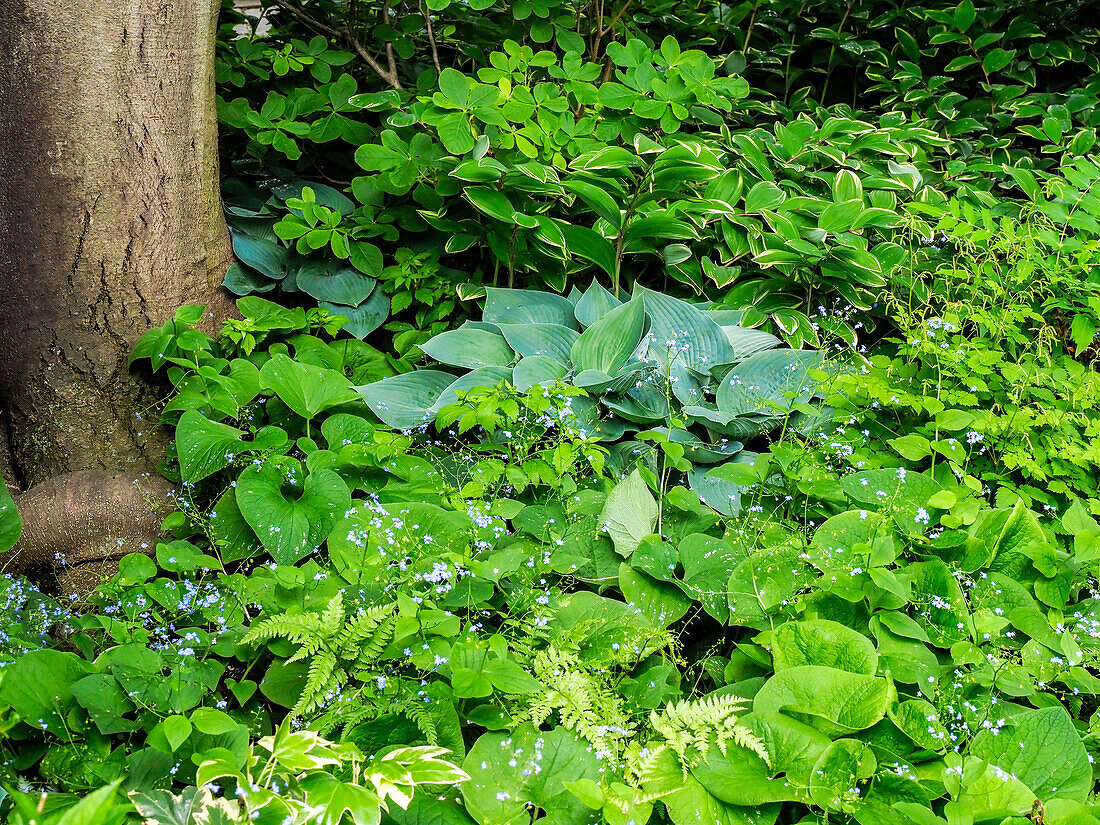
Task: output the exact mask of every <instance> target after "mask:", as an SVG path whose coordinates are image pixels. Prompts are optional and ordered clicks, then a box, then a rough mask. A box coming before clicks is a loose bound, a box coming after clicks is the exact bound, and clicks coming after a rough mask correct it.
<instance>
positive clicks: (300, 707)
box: [290, 651, 339, 718]
mask: <svg viewBox="0 0 1100 825" xmlns="http://www.w3.org/2000/svg"><path fill="white" fill-rule="evenodd" d="M335 677H336V657H335V656H333V655H332V654H331V653H329V652H328V651H325V652H324V653H322V654H321V655H319V656H316V657H315V658H314V659H313V661H312V662H310V663H309V671H308V672H307V674H306V684H305V688H303V690H302V696H301V698H299V699H298V702H297V704H295V705H294V707H293V708H291V710H290V715H291V716H292V717H296V718H297V717H300V716H304V715H305V714H307V713H309V712H310V711H312V710H314V709H315V708H316V707H317V706H318V705H319V704H321V701H322V700H323V699H324V697H325V694H327V693H330V692H332V691H333V690H335V689H336V688H337V687H339V682H338V680H337V679H336V678H335Z"/></svg>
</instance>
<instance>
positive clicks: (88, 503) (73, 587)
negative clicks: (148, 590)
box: [0, 470, 174, 596]
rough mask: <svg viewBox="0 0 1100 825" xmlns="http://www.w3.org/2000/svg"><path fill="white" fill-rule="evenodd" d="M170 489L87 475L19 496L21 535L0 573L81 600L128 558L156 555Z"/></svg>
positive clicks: (155, 480)
mask: <svg viewBox="0 0 1100 825" xmlns="http://www.w3.org/2000/svg"><path fill="white" fill-rule="evenodd" d="M173 495H174V491H173V488H172V485H171V484H170V483H169V482H168V481H166V480H165V479H163V478H161V477H160V476H157V475H152V474H143V475H140V476H137V477H135V476H133V475H126V474H110V473H105V472H102V471H97V470H84V471H81V472H76V473H68V474H66V475H61V476H57V477H55V478H51V479H49V480H48V481H44V482H42V483H41V484H37V485H35V486H34V487H32V488H31V489H29V490H28V491H27V492H25V493H22V494H20V495H18V496H16V497H15V506H16V508H17V509H18V510H19V513H20V515H21V516H22V518H23V535H22V537H21V538H20V540H19V543H18V544H17V545H16V546H15V548H14V549H12V550H11V551H9V552H8V553H5V554H3V555H2V556H0V572H4V573H9V574H12V575H22V576H26V577H27V578H29V579H31V580H33V581H35V582H36V583H37V584H39V586H40V587H42V588H43V589H44V590H46V591H48V592H54V593H57V594H60V595H64V596H69V595H71V594H73V593H75V594H77V595H83V594H84V593H87V592H88V591H89V590H91V589H92V588H93V587H95V585H96V584H97V583H98V582H100V581H102V579H103V578H105V577H107V576H110V575H112V574H113V573H114V572H115V571H117V570H118V562H119V559H121V558H122V557H123V556H125V555H127V554H129V553H136V552H140V553H147V554H149V555H152V554H153V552H154V549H155V547H156V542H157V538H158V535H159V534H160V524H161V521H162V520H163V518H164V516H165V515H166V514H167V513H168V512H169V511H171V510H172V509H174V503H173Z"/></svg>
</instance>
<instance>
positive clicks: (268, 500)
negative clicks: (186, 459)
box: [236, 463, 351, 565]
mask: <svg viewBox="0 0 1100 825" xmlns="http://www.w3.org/2000/svg"><path fill="white" fill-rule="evenodd" d="M284 480H285V479H284V474H283V470H282V469H280V468H279V467H278V466H276V465H275V464H273V463H268V464H263V465H261V466H255V465H253V466H251V467H248V468H246V469H245V471H244V472H243V473H241V476H240V478H239V479H237V488H236V489H237V505H238V506H239V507H240V510H241V514H242V515H243V516H244V518H245V520H246V521H247V522H248V523H249V525H250V526H251V527H252V529H253V530H254V531H255V533H256V536H257V537H258V538H259V539H260V543H261V544H263V546H264V549H265V550H267V552H268V553H270V554H271V557H272V558H273V559H275V561H276V562H278V563H279V564H282V565H287V564H294V563H295V562H296V561H298V560H299V559H301V558H303V557H305V556H307V555H309V554H310V553H312V552H314V551H315V550H316V549H317V548H319V547H320V546H321V544H322V543H323V542H324V541H325V539H326V538H328V534H329V532H330V531H331V530H332V527H333V525H335V524H336V522H337V521H338V520H339V519H340V518H342V517H343V515H344V513H345V512H347V510H348V508H349V507H351V492H350V491H349V490H348V486H347V484H345V483H344V480H343V479H342V478H340V476H338V475H337V474H336V473H334V472H333V471H332V470H315V471H314V472H312V473H310V474H309V475H307V476H306V477H305V482H304V483H301V486H302V488H303V489H302V492H301V494H300V495H298V494H297V493H293V494H291V496H290V497H288V496H287V495H285V494H284V493H283V486H284Z"/></svg>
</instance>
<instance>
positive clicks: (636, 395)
mask: <svg viewBox="0 0 1100 825" xmlns="http://www.w3.org/2000/svg"><path fill="white" fill-rule="evenodd" d="M601 401H602V403H603V405H604V406H605V407H607V409H609V410H610V411H611V412H613V413H615V415H616V416H617V417H619V418H623V419H625V420H626V421H631V422H633V423H635V424H645V425H654V424H662V423H664V421H665V420H666V419H667V418H668V415H669V405H668V399H667V398H665V395H664V393H662V392H660V391H659V390H658V389H657V388H656V387H653V386H652V385H650V384H645V383H643V384H642V386H640V387H634V388H633V389H629V390H627V392H626V393H625V394H624V395H619V396H616V397H605V398H603V399H601Z"/></svg>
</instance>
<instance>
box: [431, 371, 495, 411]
mask: <svg viewBox="0 0 1100 825" xmlns="http://www.w3.org/2000/svg"><path fill="white" fill-rule="evenodd" d="M511 380H512V369H511V368H510V367H479V368H477V369H476V370H471V371H470V372H468V373H466V374H465V375H463V376H462V377H460V378H459V379H458V380H456V381H452V382H451V383H450V384H448V385H447V387H446V389H444V390H443V392H442V393H441V394H440V396H439V398H438V399H437V400H436V402H435V403H434V404H433V405H432V412H439V411H440V410H441V409H443V408H444V407H445V406H447V405H448V404H454V403H455V402H456V401H457V400H458V393H460V392H463V393H464V392H469V391H470V390H472V389H474V388H475V387H495V386H496V385H497V384H499V383H500V382H501V381H511Z"/></svg>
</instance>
